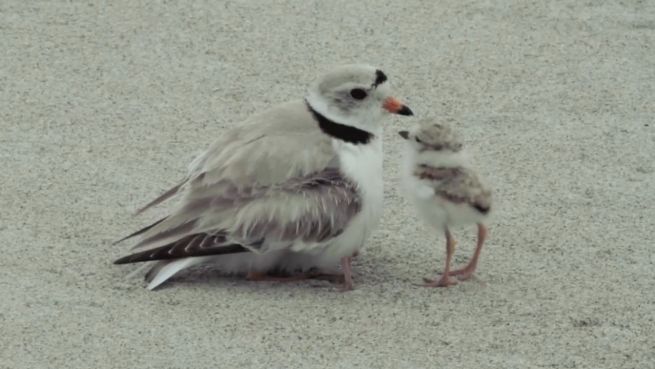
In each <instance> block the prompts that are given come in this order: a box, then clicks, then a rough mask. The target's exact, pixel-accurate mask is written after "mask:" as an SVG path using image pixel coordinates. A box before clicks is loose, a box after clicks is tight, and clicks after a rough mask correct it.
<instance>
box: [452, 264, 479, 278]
mask: <svg viewBox="0 0 655 369" xmlns="http://www.w3.org/2000/svg"><path fill="white" fill-rule="evenodd" d="M473 273H475V267H472V266H470V265H467V266H465V267H464V268H461V269H456V270H453V271H451V272H450V273H448V275H449V276H453V277H457V279H459V280H460V281H466V280H469V279H471V277H473Z"/></svg>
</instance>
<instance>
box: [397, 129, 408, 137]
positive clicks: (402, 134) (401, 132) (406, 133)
mask: <svg viewBox="0 0 655 369" xmlns="http://www.w3.org/2000/svg"><path fill="white" fill-rule="evenodd" d="M398 134H399V135H400V137H402V138H404V139H408V138H409V131H400V132H398Z"/></svg>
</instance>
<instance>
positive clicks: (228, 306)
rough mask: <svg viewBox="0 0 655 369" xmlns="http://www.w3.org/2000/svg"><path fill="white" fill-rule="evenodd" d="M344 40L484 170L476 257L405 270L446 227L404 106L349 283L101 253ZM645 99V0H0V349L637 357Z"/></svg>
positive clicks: (643, 266) (330, 359)
mask: <svg viewBox="0 0 655 369" xmlns="http://www.w3.org/2000/svg"><path fill="white" fill-rule="evenodd" d="M352 62H366V63H370V64H374V65H376V66H378V67H379V68H381V69H382V70H384V71H385V73H386V74H387V75H388V76H389V80H390V82H391V83H392V85H393V86H394V89H395V93H396V95H397V96H398V97H399V98H401V99H403V100H404V101H406V102H407V104H408V105H409V106H410V107H411V108H412V109H413V110H414V112H415V113H416V116H417V117H425V116H434V117H435V119H449V120H452V121H454V122H456V123H455V127H456V129H457V130H458V131H459V134H460V135H461V136H462V138H463V139H464V141H465V142H466V144H467V147H468V149H469V151H470V152H471V154H472V156H473V157H474V158H475V163H476V167H477V168H479V171H480V173H481V175H483V176H484V178H486V179H487V182H488V183H489V184H490V185H491V186H492V187H493V189H494V201H495V203H494V204H495V209H494V214H493V218H492V219H491V220H490V222H489V227H490V238H489V242H488V245H487V247H486V249H485V250H484V251H483V254H482V259H481V264H480V267H479V271H478V274H477V277H476V278H475V279H474V280H472V281H468V282H462V283H460V284H459V285H457V286H454V287H452V288H448V289H426V288H422V287H419V286H417V285H416V284H417V283H419V282H420V281H421V278H422V277H427V276H434V275H435V274H436V273H437V272H438V271H440V270H441V269H442V262H443V259H444V249H445V242H444V237H443V235H441V234H436V233H434V232H431V231H428V230H427V229H426V228H425V227H424V226H423V225H422V223H420V222H419V220H418V219H417V218H416V216H415V213H414V210H413V209H412V208H410V207H409V204H408V202H407V201H406V200H404V198H403V196H402V194H401V193H400V189H399V185H398V184H399V181H398V178H397V174H398V165H399V155H400V151H401V150H400V149H401V142H402V140H401V139H400V137H398V135H397V134H396V131H398V130H400V129H406V128H407V127H409V126H410V125H411V124H412V123H413V122H414V121H415V119H410V118H404V117H390V118H389V119H388V120H387V121H385V122H383V123H382V124H385V126H386V131H385V137H384V140H385V211H384V216H383V219H382V221H381V224H380V226H379V228H378V229H377V230H376V231H375V232H374V234H373V235H372V237H371V238H370V239H369V241H368V243H367V247H366V248H365V249H364V250H363V252H362V253H361V254H360V256H359V257H358V258H357V259H356V260H355V263H354V272H355V288H356V289H355V290H354V291H352V292H348V293H340V292H338V290H337V287H336V286H335V285H332V284H330V283H329V282H325V281H310V282H297V283H286V284H284V283H268V282H247V281H245V280H243V279H239V278H227V277H222V276H221V275H220V273H219V271H217V270H215V269H212V268H208V267H205V268H200V269H195V270H192V271H189V272H185V273H182V274H180V275H179V276H177V277H175V278H174V279H173V280H172V281H171V282H170V283H168V284H166V286H164V287H163V288H161V289H159V290H157V291H154V292H150V291H148V290H146V289H145V288H144V282H143V280H142V278H141V277H140V276H134V277H129V278H128V274H129V273H130V272H131V271H133V270H134V269H135V268H136V266H135V265H129V266H116V265H113V264H112V261H113V260H114V259H116V258H118V257H119V256H122V255H125V254H126V253H127V252H128V251H129V247H130V243H125V244H120V245H116V246H113V245H111V242H112V241H115V240H116V239H118V238H120V237H121V236H124V235H125V234H127V233H129V232H131V231H134V230H135V229H137V228H139V227H140V226H143V225H145V224H147V223H148V222H150V221H152V220H154V219H156V218H158V217H160V216H161V215H163V214H165V212H166V210H167V205H165V206H162V207H159V208H156V209H155V210H153V211H149V212H148V213H146V214H144V215H143V216H140V217H136V218H135V217H133V216H132V213H133V212H134V210H136V209H137V208H138V207H140V206H141V205H143V204H145V203H146V202H147V201H149V200H151V199H152V198H153V197H154V196H156V195H158V194H159V193H161V192H162V191H163V190H165V189H167V188H168V187H169V186H171V185H173V184H175V182H176V181H177V180H179V179H180V178H181V176H182V175H183V174H184V173H185V171H186V165H187V164H188V163H189V162H190V161H191V160H192V159H193V157H194V156H195V155H196V154H198V153H199V152H201V151H202V150H203V149H204V148H206V147H207V146H208V145H209V144H210V142H211V141H212V140H213V139H214V138H216V137H219V136H220V135H221V134H223V133H224V132H225V131H226V130H227V129H229V128H230V127H234V126H236V125H238V124H239V122H240V121H241V120H243V119H244V118H246V117H247V116H249V115H250V114H252V113H254V112H256V111H258V110H261V109H264V108H266V107H269V106H271V105H273V104H276V103H279V102H283V101H286V100H290V99H296V98H300V97H302V96H303V95H304V93H305V90H306V86H307V85H308V84H309V83H310V82H311V81H312V80H313V79H314V78H315V77H316V76H317V75H318V74H319V73H322V72H324V71H325V70H327V69H329V68H330V67H331V66H334V65H336V64H342V63H352ZM654 117H655V2H653V1H651V0H624V1H577V0H576V1H574V0H571V1H518V0H516V1H510V0H507V1H500V0H499V1H473V0H464V1H461V0H444V1H429V0H408V1H396V2H391V1H388V2H383V1H374V0H365V1H304V0H302V1H301V0H297V1H289V0H286V1H285V0H279V1H273V0H271V1H258V0H257V1H256V0H243V1H193V2H192V1H147V2H146V1H143V2H139V1H127V0H118V1H109V2H95V1H63V0H54V1H38V2H37V1H19V0H3V1H1V2H0V242H1V246H0V250H1V253H0V368H12V369H13V368H97V369H104V368H303V369H304V368H310V369H311V368H394V369H395V368H426V369H427V368H464V369H477V368H612V369H615V368H654V367H655V265H654V264H655V256H654V255H655V244H654V242H653V232H654V229H655V221H654V220H653V219H654V218H655V210H654V209H655V188H654V186H655V162H654V158H655V121H654V120H655V119H654ZM455 234H456V235H457V238H458V240H459V246H458V248H457V256H456V258H455V264H456V265H461V264H463V263H464V262H466V260H467V258H468V256H469V255H470V253H471V252H472V250H473V246H474V236H475V228H474V227H470V228H465V229H456V230H455Z"/></svg>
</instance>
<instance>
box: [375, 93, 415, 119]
mask: <svg viewBox="0 0 655 369" xmlns="http://www.w3.org/2000/svg"><path fill="white" fill-rule="evenodd" d="M382 107H383V108H384V109H385V110H387V111H388V112H389V113H393V114H398V115H414V113H413V112H412V109H410V108H408V107H407V105H405V104H403V103H401V102H400V100H398V99H396V98H395V97H388V98H386V99H385V100H384V103H383V104H382Z"/></svg>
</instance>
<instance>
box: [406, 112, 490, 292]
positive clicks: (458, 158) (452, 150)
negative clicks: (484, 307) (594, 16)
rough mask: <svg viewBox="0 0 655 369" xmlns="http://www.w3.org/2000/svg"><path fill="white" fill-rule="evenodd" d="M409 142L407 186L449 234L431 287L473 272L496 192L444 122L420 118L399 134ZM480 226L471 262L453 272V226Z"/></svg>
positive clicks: (431, 221)
mask: <svg viewBox="0 0 655 369" xmlns="http://www.w3.org/2000/svg"><path fill="white" fill-rule="evenodd" d="M398 133H399V134H400V136H401V137H402V138H404V139H405V140H406V143H405V153H404V158H403V161H402V168H401V176H402V185H403V188H404V190H405V192H406V194H407V197H408V199H409V200H410V202H412V204H413V205H414V206H415V207H416V209H417V211H418V214H419V216H420V218H422V219H423V220H424V221H425V222H426V223H427V224H428V225H429V226H430V227H432V228H434V229H436V230H439V231H442V232H444V234H445V236H446V265H445V268H444V271H443V274H442V275H441V277H440V278H438V279H428V278H425V279H424V281H425V284H424V286H426V287H448V286H450V285H453V284H456V283H457V280H455V279H453V278H451V277H453V276H457V277H458V278H459V279H461V280H466V279H469V278H471V277H472V276H473V273H474V272H475V269H476V267H477V264H478V260H479V258H480V251H481V250H482V245H483V244H484V241H485V238H486V235H487V228H486V226H485V225H484V221H485V219H486V218H487V216H488V214H489V212H490V210H491V192H490V191H489V189H488V188H487V187H486V186H485V185H484V184H482V182H481V181H480V179H479V178H478V176H477V174H476V173H475V171H473V170H472V169H471V168H470V165H469V161H468V158H467V155H466V153H465V151H464V150H463V144H462V142H461V141H460V140H459V139H458V137H457V135H456V134H455V133H454V132H453V130H452V128H451V127H450V126H449V125H447V124H444V123H437V122H436V120H435V119H427V120H421V121H420V122H419V124H417V125H416V127H414V128H413V129H412V130H411V131H400V132H398ZM471 224H477V226H478V240H477V247H476V249H475V252H474V253H473V256H472V257H471V260H470V261H469V263H468V264H467V265H466V266H465V267H463V268H461V269H457V270H451V268H450V263H451V260H452V257H453V253H454V251H455V245H456V241H455V239H454V237H453V235H452V233H451V230H450V229H451V227H454V226H464V225H471Z"/></svg>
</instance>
